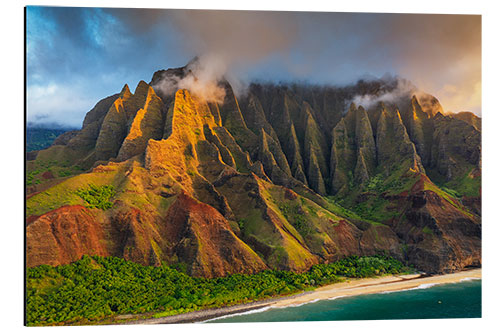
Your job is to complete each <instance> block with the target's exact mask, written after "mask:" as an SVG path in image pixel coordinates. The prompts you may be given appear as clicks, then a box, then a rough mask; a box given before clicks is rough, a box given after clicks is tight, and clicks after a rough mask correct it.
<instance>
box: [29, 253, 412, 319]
mask: <svg viewBox="0 0 500 333" xmlns="http://www.w3.org/2000/svg"><path fill="white" fill-rule="evenodd" d="M411 271H412V269H411V268H409V267H406V266H404V265H403V264H402V263H401V262H399V261H397V260H395V259H393V258H391V257H387V256H370V257H357V256H352V257H348V258H344V259H342V260H339V261H336V262H333V263H329V264H318V265H314V266H312V267H311V268H310V269H309V270H308V271H307V272H304V273H294V272H291V271H278V270H266V271H262V272H260V273H257V274H252V275H244V274H232V275H229V276H225V277H219V278H197V277H191V276H189V275H188V274H186V273H184V272H183V269H182V267H180V266H168V265H166V264H163V265H161V266H143V265H140V264H137V263H133V262H131V261H127V260H124V259H121V258H116V257H105V258H104V257H98V256H87V255H84V256H83V257H82V258H81V259H80V260H78V261H76V262H73V263H71V264H68V265H60V266H56V267H52V266H48V265H41V266H37V267H33V268H28V269H27V272H26V273H27V276H26V298H27V302H26V322H27V325H29V326H41V325H43V326H45V325H68V324H94V323H98V322H102V321H104V320H108V321H111V322H113V321H114V320H113V319H117V318H116V317H117V316H118V315H123V314H145V317H148V316H149V317H162V316H168V315H174V314H179V313H184V312H189V311H196V310H200V309H205V308H212V307H222V306H229V305H234V304H239V303H247V302H252V301H256V300H261V299H265V298H269V297H274V296H281V295H290V294H294V293H299V292H301V291H305V290H312V289H314V288H316V287H318V286H322V285H326V284H331V283H336V282H340V281H343V280H345V279H346V278H363V277H372V276H379V275H386V274H400V273H408V272H411Z"/></svg>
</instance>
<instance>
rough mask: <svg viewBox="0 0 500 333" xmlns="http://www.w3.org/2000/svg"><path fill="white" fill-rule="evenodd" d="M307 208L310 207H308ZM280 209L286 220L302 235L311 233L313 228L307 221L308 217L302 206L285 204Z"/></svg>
mask: <svg viewBox="0 0 500 333" xmlns="http://www.w3.org/2000/svg"><path fill="white" fill-rule="evenodd" d="M307 208H310V207H309V206H307ZM279 209H280V211H281V213H282V214H283V216H284V217H285V219H286V220H287V221H289V222H290V223H291V224H292V225H293V227H294V228H295V229H297V231H298V232H299V233H300V234H301V235H303V236H305V235H308V234H309V233H310V232H311V226H310V225H309V223H307V221H306V216H305V215H304V212H303V210H302V207H301V205H298V204H295V205H290V204H286V203H283V204H281V205H279Z"/></svg>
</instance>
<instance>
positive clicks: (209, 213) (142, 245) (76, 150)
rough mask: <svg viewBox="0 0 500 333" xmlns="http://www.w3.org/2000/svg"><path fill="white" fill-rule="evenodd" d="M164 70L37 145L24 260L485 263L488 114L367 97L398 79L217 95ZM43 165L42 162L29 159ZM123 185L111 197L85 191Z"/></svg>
mask: <svg viewBox="0 0 500 333" xmlns="http://www.w3.org/2000/svg"><path fill="white" fill-rule="evenodd" d="M186 75H193V74H192V73H191V72H190V71H189V68H188V67H183V68H176V69H169V70H162V71H158V72H156V73H154V75H153V78H152V80H151V82H150V83H149V84H148V83H146V82H144V81H141V82H140V83H139V84H138V86H137V87H136V89H135V91H134V93H132V92H131V91H130V89H129V87H128V86H127V85H125V86H124V88H123V89H122V91H121V92H120V93H119V94H116V95H113V96H110V97H107V98H105V99H103V100H102V101H100V102H98V103H97V104H96V106H95V107H94V108H93V109H92V110H91V111H89V112H88V113H87V116H86V117H85V120H84V123H83V126H82V129H81V130H79V131H76V132H72V133H71V134H64V135H63V136H61V138H58V139H57V140H56V141H55V144H54V145H53V146H52V147H50V148H48V149H46V150H42V151H39V152H37V153H35V154H31V155H30V156H32V157H33V158H32V160H30V161H28V171H30V170H36V168H39V167H40V166H41V165H45V164H47V163H53V164H54V165H60V166H61V168H62V167H64V168H72V169H71V170H77V171H72V173H71V175H69V176H68V175H67V174H61V173H60V174H61V176H60V177H57V176H56V177H52V178H54V179H52V178H51V179H44V180H43V181H41V182H40V184H33V185H32V186H29V187H28V193H29V195H28V199H27V224H28V225H27V262H28V266H36V265H40V264H51V265H58V264H63V263H68V262H71V261H73V260H76V259H78V258H79V257H81V255H83V254H99V255H113V256H119V257H124V258H126V259H130V260H133V261H136V262H140V263H143V264H151V265H155V264H159V263H160V262H162V261H165V262H167V263H171V264H182V265H185V267H186V268H187V271H188V272H189V273H191V274H193V275H197V276H221V275H225V274H228V273H235V272H240V273H252V272H257V271H259V270H263V269H266V268H273V269H290V270H295V271H304V270H306V269H308V268H309V267H310V266H311V265H313V264H315V263H318V262H328V261H331V260H335V259H338V258H341V257H343V256H347V255H353V254H356V255H363V254H374V253H385V254H390V255H392V256H395V257H397V258H399V259H401V260H406V261H408V263H410V264H413V265H415V266H416V267H418V268H421V269H423V270H426V271H429V272H447V271H453V270H458V269H462V268H464V267H465V266H470V265H476V266H477V265H480V263H481V244H480V243H481V217H480V214H481V207H480V179H481V178H480V174H481V126H480V118H477V117H476V116H474V115H473V114H469V113H461V114H457V115H452V116H445V115H443V113H442V107H441V106H440V105H439V102H438V101H437V100H436V99H435V98H433V97H432V96H430V95H422V96H420V97H416V96H411V95H408V96H403V97H401V98H400V99H399V100H398V101H397V102H392V103H385V104H384V103H378V104H376V105H369V106H368V107H367V108H365V107H363V106H362V105H359V106H358V105H355V104H353V103H351V104H350V102H351V101H352V100H353V98H354V97H355V96H356V95H372V96H379V95H381V94H383V93H384V92H387V91H390V90H391V89H395V87H394V86H393V85H392V84H391V83H390V82H389V83H387V82H385V83H384V82H383V81H374V82H362V81H360V82H359V83H358V84H356V85H354V86H349V87H344V88H334V87H308V86H299V85H291V86H283V85H271V84H252V85H251V86H250V87H249V89H248V92H247V93H246V94H245V96H241V97H239V98H237V97H236V96H235V94H234V92H233V90H232V87H231V85H230V84H229V83H228V82H227V81H222V82H220V85H221V87H222V88H223V91H224V99H223V101H221V102H219V103H217V102H207V101H206V100H204V99H202V98H200V97H199V96H197V95H196V94H195V93H193V92H190V91H188V90H186V89H171V90H165V89H162V84H164V83H165V82H167V83H169V85H170V86H172V85H173V86H175V82H178V81H179V80H180V79H182V78H183V77H185V76H186ZM32 172H34V171H32ZM88 184H95V185H113V187H114V188H115V190H116V194H115V196H114V197H113V199H112V200H113V207H112V208H111V209H108V210H101V209H97V208H89V207H84V204H85V202H84V201H83V200H82V199H81V198H80V197H79V196H77V195H76V194H75V193H76V191H78V190H79V189H81V188H82V187H85V186H86V185H88Z"/></svg>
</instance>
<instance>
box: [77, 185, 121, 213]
mask: <svg viewBox="0 0 500 333" xmlns="http://www.w3.org/2000/svg"><path fill="white" fill-rule="evenodd" d="M76 194H77V195H78V196H79V197H80V198H82V199H83V200H85V202H86V206H87V207H89V208H99V209H103V210H106V209H108V208H111V207H113V202H112V201H111V200H110V199H111V198H112V197H114V196H115V195H116V191H115V188H114V186H113V185H102V186H96V185H94V184H90V185H89V187H88V188H81V189H78V190H77V191H76Z"/></svg>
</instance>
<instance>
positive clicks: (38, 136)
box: [26, 127, 69, 151]
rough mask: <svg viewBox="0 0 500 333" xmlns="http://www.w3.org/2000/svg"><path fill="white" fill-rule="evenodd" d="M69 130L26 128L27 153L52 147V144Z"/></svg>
mask: <svg viewBox="0 0 500 333" xmlns="http://www.w3.org/2000/svg"><path fill="white" fill-rule="evenodd" d="M67 131H69V129H61V128H39V127H28V128H26V151H33V150H41V149H45V148H48V147H50V145H52V142H54V140H55V139H56V138H57V137H58V136H59V135H61V134H63V133H65V132H67Z"/></svg>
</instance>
